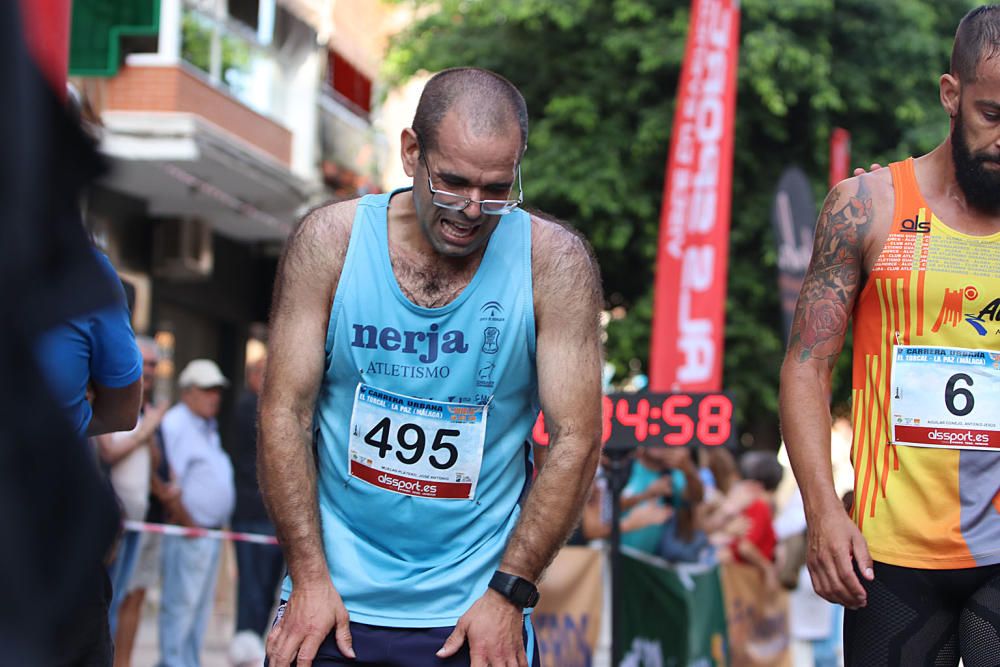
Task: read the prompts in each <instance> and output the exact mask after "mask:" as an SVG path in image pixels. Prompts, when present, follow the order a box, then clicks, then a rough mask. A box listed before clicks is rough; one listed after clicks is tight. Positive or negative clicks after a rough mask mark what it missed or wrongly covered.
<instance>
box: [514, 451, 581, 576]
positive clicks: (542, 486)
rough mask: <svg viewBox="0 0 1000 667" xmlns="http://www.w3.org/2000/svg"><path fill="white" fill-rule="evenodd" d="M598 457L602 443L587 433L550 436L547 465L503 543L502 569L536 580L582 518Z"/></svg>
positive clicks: (536, 480)
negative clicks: (507, 539)
mask: <svg viewBox="0 0 1000 667" xmlns="http://www.w3.org/2000/svg"><path fill="white" fill-rule="evenodd" d="M599 457H600V443H599V441H598V439H597V438H596V437H591V436H590V434H589V433H588V434H584V433H583V432H580V433H566V434H565V435H564V436H562V437H558V436H554V437H553V439H552V444H551V445H550V452H549V455H548V459H547V460H546V462H545V467H543V468H542V470H541V472H539V473H538V477H537V478H536V479H535V483H534V485H533V486H532V488H531V492H530V493H529V494H528V499H527V501H526V502H525V505H524V508H523V509H522V511H521V519H520V521H518V524H517V527H516V528H515V529H514V533H513V535H511V538H510V541H509V542H508V544H507V550H506V551H505V552H504V556H503V560H502V561H501V563H500V569H501V570H503V571H504V572H509V573H511V574H516V575H518V576H520V577H524V578H525V579H528V580H530V581H536V582H537V581H538V580H539V578H540V577H541V575H542V572H543V571H544V570H545V568H546V567H548V565H549V563H551V562H552V559H553V558H554V557H555V555H556V552H557V551H558V550H559V548H560V547H561V546H562V544H563V542H565V541H566V538H567V537H569V534H570V533H571V532H572V530H573V528H574V526H576V523H577V521H579V519H580V513H581V510H582V508H583V505H584V502H585V501H586V498H587V493H588V492H589V490H590V486H591V483H592V481H593V479H594V473H595V471H596V470H597V461H598V459H599Z"/></svg>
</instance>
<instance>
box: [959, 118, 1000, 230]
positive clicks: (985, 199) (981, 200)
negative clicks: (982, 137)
mask: <svg viewBox="0 0 1000 667" xmlns="http://www.w3.org/2000/svg"><path fill="white" fill-rule="evenodd" d="M951 159H952V160H953V161H954V162H955V180H957V181H958V186H959V187H960V188H962V192H963V193H964V194H965V201H966V202H967V203H968V204H969V206H971V207H972V208H974V209H976V210H979V211H982V212H983V213H988V214H990V215H997V214H1000V170H995V171H988V170H987V169H986V168H985V167H984V166H983V165H984V164H985V163H987V162H993V163H1000V157H995V156H992V155H988V154H985V153H977V154H975V155H973V154H972V151H970V150H969V143H968V141H966V138H965V124H964V123H963V122H962V110H961V109H959V112H958V116H957V117H956V118H955V128H954V129H953V130H952V132H951Z"/></svg>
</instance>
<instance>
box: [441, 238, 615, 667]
mask: <svg viewBox="0 0 1000 667" xmlns="http://www.w3.org/2000/svg"><path fill="white" fill-rule="evenodd" d="M532 227H533V232H532V242H531V243H532V277H533V281H534V297H535V327H536V332H537V336H536V337H537V344H536V355H535V357H536V361H535V363H536V367H537V371H538V391H539V398H540V399H541V405H542V410H543V411H544V412H545V423H546V425H547V426H548V429H549V433H550V434H551V441H550V445H549V452H548V456H547V457H546V460H545V466H544V467H543V468H542V469H541V471H540V472H539V474H538V477H537V478H536V479H535V482H534V484H533V485H532V488H531V493H530V494H529V495H528V499H527V501H526V503H525V505H524V507H523V509H522V510H521V518H520V520H519V521H518V524H517V526H516V527H515V529H514V533H513V535H512V536H511V538H510V541H509V542H508V544H507V549H506V551H505V553H504V556H503V559H502V560H501V563H500V568H499V569H501V570H503V571H504V572H509V573H510V574H515V575H518V576H520V577H523V578H525V579H528V580H529V581H533V582H537V581H538V579H539V578H540V577H541V575H542V572H543V571H544V570H545V567H546V566H547V565H548V564H549V563H550V562H551V560H552V558H553V557H554V556H555V554H556V552H557V551H558V550H559V547H560V546H562V544H563V542H564V541H565V539H566V537H567V536H568V535H569V533H570V531H571V530H572V529H573V526H574V525H576V522H577V521H578V520H579V518H580V513H581V510H582V508H583V505H584V502H585V500H586V497H587V493H588V491H589V490H590V486H591V483H592V482H593V480H594V472H595V470H596V468H597V461H598V458H599V456H600V443H601V343H600V325H599V312H600V308H601V303H602V298H601V297H602V295H601V281H600V277H599V275H598V271H597V267H596V264H595V263H594V261H593V260H592V259H591V256H590V253H589V252H588V250H587V246H586V243H585V242H584V241H583V240H582V239H581V238H579V237H578V236H576V235H575V234H574V233H572V232H570V231H569V230H567V229H565V228H563V227H561V226H559V225H558V224H556V223H554V222H549V221H545V220H540V219H535V220H534V221H533V225H532ZM523 623H524V620H523V617H522V614H521V610H520V609H517V608H516V607H514V606H513V605H512V604H510V603H509V602H508V601H507V600H506V599H505V598H503V597H502V596H500V594H499V593H496V592H494V591H493V590H487V591H486V593H485V594H484V595H483V596H482V597H481V598H479V599H478V600H477V601H476V602H475V603H474V604H473V605H472V607H471V608H470V609H469V611H467V612H466V613H465V614H464V615H463V616H462V618H461V619H459V622H458V625H457V626H456V628H455V630H454V632H452V634H451V636H450V637H449V638H448V640H447V641H446V642H445V644H444V646H443V647H442V649H441V651H439V652H438V657H441V658H444V657H448V656H450V655H454V654H455V653H456V652H457V651H458V649H459V648H460V647H461V646H462V644H463V643H465V642H466V641H468V644H469V652H470V654H471V656H472V664H473V665H485V664H490V665H509V664H518V665H522V666H526V665H527V664H528V662H527V658H526V656H525V647H524V642H523V641H522V638H521V632H522V628H523Z"/></svg>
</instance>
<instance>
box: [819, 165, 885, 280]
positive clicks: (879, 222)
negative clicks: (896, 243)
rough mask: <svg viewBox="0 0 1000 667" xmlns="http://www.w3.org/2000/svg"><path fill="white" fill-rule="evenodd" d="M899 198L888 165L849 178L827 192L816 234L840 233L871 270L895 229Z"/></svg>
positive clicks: (866, 267)
mask: <svg viewBox="0 0 1000 667" xmlns="http://www.w3.org/2000/svg"><path fill="white" fill-rule="evenodd" d="M895 197H896V195H895V189H894V188H893V184H892V173H891V172H890V170H889V169H888V168H887V167H885V168H882V169H879V170H877V171H875V172H870V173H866V174H861V175H860V176H852V177H851V178H848V179H845V180H843V181H841V182H840V183H838V184H837V185H836V186H835V187H834V188H833V190H831V191H830V194H829V195H827V198H826V201H825V202H824V203H823V209H822V212H821V213H820V219H819V223H818V225H817V232H816V233H817V235H820V236H822V235H823V234H824V233H826V234H834V233H835V234H838V235H840V236H841V238H842V240H845V241H848V242H849V243H850V245H852V246H855V247H856V248H857V249H858V250H859V251H860V253H861V255H862V257H863V261H864V265H865V269H870V268H871V266H872V264H873V263H874V261H875V259H876V257H877V256H878V254H879V252H880V251H881V249H882V246H883V245H884V244H885V239H886V237H888V235H889V231H890V229H891V228H892V218H893V213H894V211H895Z"/></svg>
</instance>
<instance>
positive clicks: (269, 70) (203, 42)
mask: <svg viewBox="0 0 1000 667" xmlns="http://www.w3.org/2000/svg"><path fill="white" fill-rule="evenodd" d="M200 4H204V3H200ZM181 58H182V59H183V60H184V61H185V62H187V63H188V64H189V65H191V66H193V67H194V68H196V69H198V70H201V71H202V72H203V73H204V74H206V75H207V76H208V79H209V81H211V82H212V83H213V84H215V85H219V86H222V87H224V88H226V89H227V91H228V92H229V93H231V94H232V95H233V96H234V97H236V98H237V99H238V100H240V101H241V102H243V103H244V104H246V105H247V106H249V107H250V108H251V109H253V110H255V111H257V112H258V113H261V114H264V115H266V116H271V117H278V115H279V114H278V113H277V111H278V109H276V108H275V104H274V99H275V95H274V94H273V93H274V91H273V90H272V89H273V87H274V86H275V85H277V83H278V74H279V68H278V66H277V63H276V61H275V54H273V53H272V52H271V49H270V48H269V47H267V46H264V45H262V44H261V43H260V42H259V40H258V39H257V35H256V34H255V33H254V31H253V30H252V29H250V28H249V27H244V26H242V25H240V24H239V23H238V22H237V21H234V20H233V19H231V18H228V17H226V16H225V15H213V14H212V13H210V12H208V11H205V10H204V9H202V8H200V7H199V6H195V3H194V2H192V1H191V0H188V1H186V2H185V4H184V8H183V14H182V17H181Z"/></svg>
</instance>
